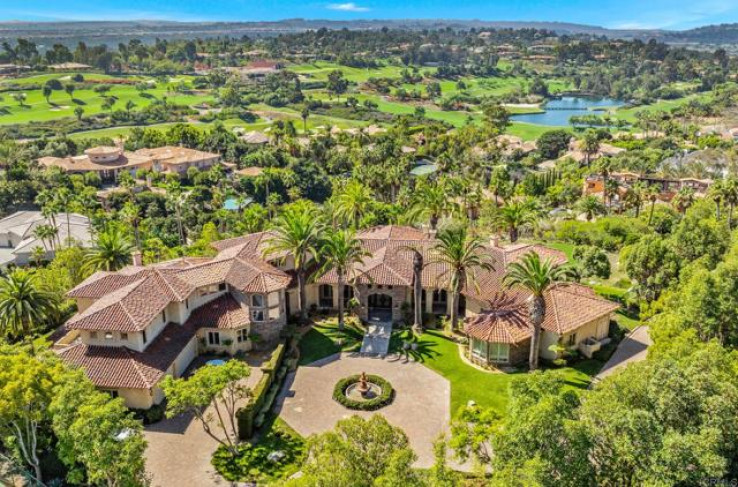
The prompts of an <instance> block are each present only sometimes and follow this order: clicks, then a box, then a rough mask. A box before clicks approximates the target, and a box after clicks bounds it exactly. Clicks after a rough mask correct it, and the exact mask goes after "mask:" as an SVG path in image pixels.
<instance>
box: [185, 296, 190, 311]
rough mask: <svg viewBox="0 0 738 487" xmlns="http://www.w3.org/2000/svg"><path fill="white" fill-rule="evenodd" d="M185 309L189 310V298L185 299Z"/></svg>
mask: <svg viewBox="0 0 738 487" xmlns="http://www.w3.org/2000/svg"><path fill="white" fill-rule="evenodd" d="M185 308H187V309H190V298H187V299H185Z"/></svg>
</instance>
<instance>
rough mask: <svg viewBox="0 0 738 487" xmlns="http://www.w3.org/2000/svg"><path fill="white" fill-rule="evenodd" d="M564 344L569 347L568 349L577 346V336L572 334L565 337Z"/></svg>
mask: <svg viewBox="0 0 738 487" xmlns="http://www.w3.org/2000/svg"><path fill="white" fill-rule="evenodd" d="M566 344H567V345H568V346H570V347H573V346H574V345H576V344H577V334H576V333H572V334H571V335H569V336H568V337H567V342H566Z"/></svg>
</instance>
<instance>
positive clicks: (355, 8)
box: [327, 2, 370, 12]
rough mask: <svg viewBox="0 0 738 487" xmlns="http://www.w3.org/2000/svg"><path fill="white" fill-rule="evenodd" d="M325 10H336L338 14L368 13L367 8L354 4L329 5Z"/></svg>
mask: <svg viewBox="0 0 738 487" xmlns="http://www.w3.org/2000/svg"><path fill="white" fill-rule="evenodd" d="M327 8H328V10H338V11H340V12H368V11H369V10H370V9H369V7H361V6H359V5H356V4H355V3H354V2H348V3H330V4H328V7H327Z"/></svg>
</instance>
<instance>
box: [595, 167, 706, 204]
mask: <svg viewBox="0 0 738 487" xmlns="http://www.w3.org/2000/svg"><path fill="white" fill-rule="evenodd" d="M608 178H609V179H610V180H612V181H615V182H617V183H618V195H621V194H625V193H626V192H627V191H628V189H629V188H630V187H632V186H633V184H635V183H636V182H642V183H643V184H644V185H645V186H648V187H655V188H656V189H657V190H658V191H659V199H661V200H663V201H671V199H672V198H673V197H674V195H676V194H677V193H678V192H679V190H680V189H682V188H689V189H691V190H693V191H694V194H695V196H697V197H702V196H705V195H706V194H707V191H708V190H709V189H710V186H712V184H713V180H712V179H697V178H681V179H671V178H665V177H659V176H655V175H641V174H637V173H633V172H613V173H611V174H610V175H609V176H608ZM604 188H605V183H604V179H603V178H602V176H601V175H591V176H588V177H587V178H585V179H584V188H583V189H584V194H585V195H595V196H600V197H602V195H603V193H604Z"/></svg>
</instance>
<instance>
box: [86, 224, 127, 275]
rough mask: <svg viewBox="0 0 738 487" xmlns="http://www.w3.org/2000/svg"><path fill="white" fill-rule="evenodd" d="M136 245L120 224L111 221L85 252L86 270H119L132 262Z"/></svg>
mask: <svg viewBox="0 0 738 487" xmlns="http://www.w3.org/2000/svg"><path fill="white" fill-rule="evenodd" d="M134 249H135V245H134V243H133V242H131V240H130V239H129V238H128V236H127V235H126V234H125V232H124V231H123V228H122V226H121V225H119V224H115V223H110V224H108V225H107V226H106V228H105V230H104V231H102V232H100V233H99V234H98V235H97V239H96V241H95V245H94V246H93V247H92V248H90V249H88V251H87V253H86V254H85V270H86V271H91V272H94V271H117V270H119V269H122V268H123V267H125V266H126V265H128V264H130V263H131V255H132V254H133V250H134Z"/></svg>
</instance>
